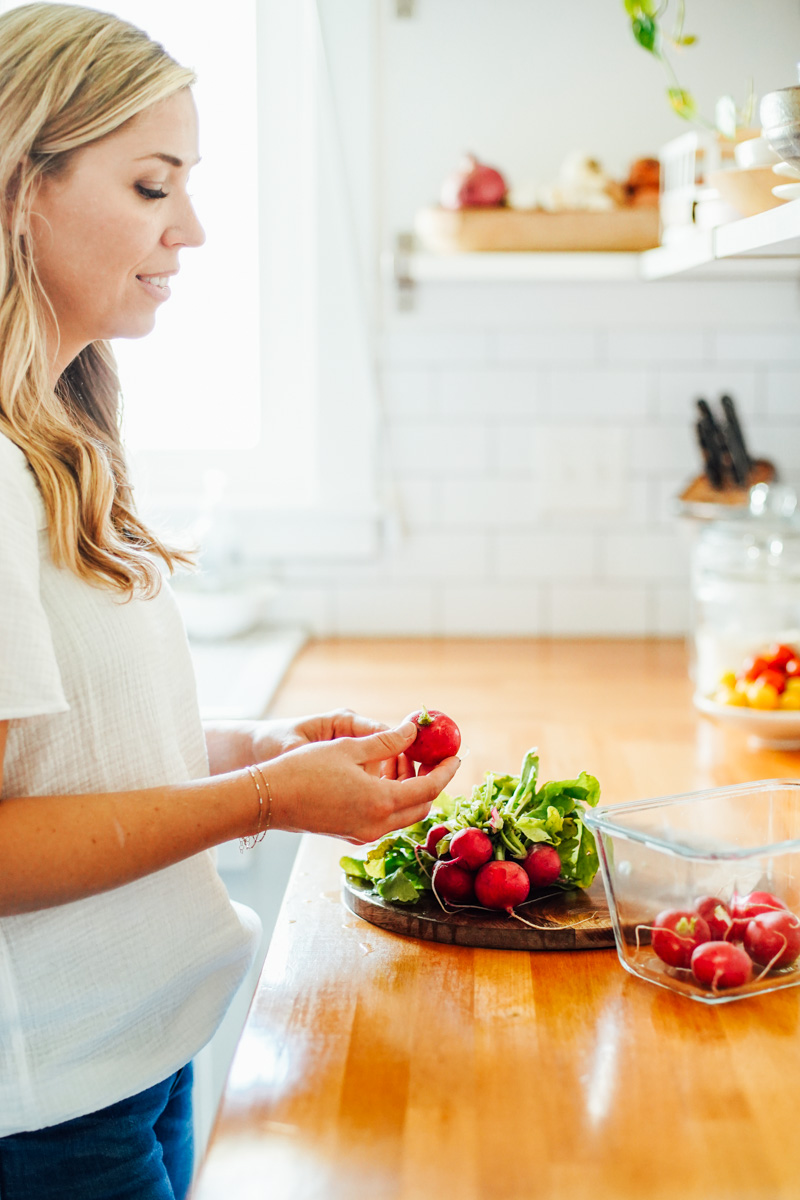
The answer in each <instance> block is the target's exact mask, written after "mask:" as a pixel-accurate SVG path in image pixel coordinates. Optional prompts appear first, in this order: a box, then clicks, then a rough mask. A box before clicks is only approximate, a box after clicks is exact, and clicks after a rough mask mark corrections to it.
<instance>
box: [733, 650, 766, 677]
mask: <svg viewBox="0 0 800 1200" xmlns="http://www.w3.org/2000/svg"><path fill="white" fill-rule="evenodd" d="M767 670H769V663H768V662H767V660H766V659H765V658H762V657H761V655H760V654H758V655H755V656H754V657H752V658H746V659H745V661H744V663H743V664H742V669H741V671H740V672H739V674H740V676H743V677H744V678H745V679H746V680H747V682H748V683H755V681H756V680H757V679H758V677H759V675H760V674H761V673H762V671H767Z"/></svg>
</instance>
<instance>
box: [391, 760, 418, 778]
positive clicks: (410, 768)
mask: <svg viewBox="0 0 800 1200" xmlns="http://www.w3.org/2000/svg"><path fill="white" fill-rule="evenodd" d="M395 762H396V763H397V778H398V779H413V778H414V775H415V771H414V763H413V762H412V761H411V759H410V758H409V757H408V755H407V754H398V756H397V758H396V759H395Z"/></svg>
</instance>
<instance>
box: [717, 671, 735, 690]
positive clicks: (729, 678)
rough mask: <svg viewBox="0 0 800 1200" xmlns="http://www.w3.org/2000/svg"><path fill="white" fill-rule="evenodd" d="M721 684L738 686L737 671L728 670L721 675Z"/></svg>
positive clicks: (723, 686) (728, 686)
mask: <svg viewBox="0 0 800 1200" xmlns="http://www.w3.org/2000/svg"><path fill="white" fill-rule="evenodd" d="M719 686H720V687H721V688H735V687H736V672H735V671H726V672H725V674H724V675H721V676H720V680H719Z"/></svg>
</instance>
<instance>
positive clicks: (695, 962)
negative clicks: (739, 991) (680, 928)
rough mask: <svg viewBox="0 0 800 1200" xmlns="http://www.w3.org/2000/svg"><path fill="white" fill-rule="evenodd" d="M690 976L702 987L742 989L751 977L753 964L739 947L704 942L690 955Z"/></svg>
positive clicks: (729, 944) (725, 943)
mask: <svg viewBox="0 0 800 1200" xmlns="http://www.w3.org/2000/svg"><path fill="white" fill-rule="evenodd" d="M691 965H692V974H693V975H694V977H695V979H696V980H697V982H698V983H702V984H703V986H704V987H710V988H713V989H714V990H715V991H716V989H717V988H729V987H742V985H743V984H745V983H749V982H750V980H751V979H752V977H753V964H752V962H751V961H750V959H749V958H748V956H747V955H746V954H745V952H744V950H743V949H742V947H741V946H734V945H732V944H731V943H730V942H704V943H703V945H702V946H698V947H697V949H696V950H695V951H694V953H693V954H692V963H691Z"/></svg>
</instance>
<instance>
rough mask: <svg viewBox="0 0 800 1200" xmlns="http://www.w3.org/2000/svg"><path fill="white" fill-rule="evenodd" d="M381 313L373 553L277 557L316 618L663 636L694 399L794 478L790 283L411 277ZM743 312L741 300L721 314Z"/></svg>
mask: <svg viewBox="0 0 800 1200" xmlns="http://www.w3.org/2000/svg"><path fill="white" fill-rule="evenodd" d="M387 299H388V300H389V301H390V303H389V304H388V306H387V309H386V312H385V313H384V330H385V332H384V334H383V337H382V341H381V345H380V347H379V362H378V369H379V374H380V377H381V414H382V430H381V439H380V445H381V456H380V471H379V504H380V506H381V509H382V510H383V512H384V514H385V521H384V529H383V537H382V540H381V544H380V549H379V551H378V552H377V553H376V554H375V555H374V556H373V558H371V559H369V560H363V559H361V560H358V559H357V556H353V561H351V562H341V563H338V564H337V563H335V562H330V561H328V562H327V563H326V564H324V565H316V564H315V563H314V562H313V560H311V559H309V560H307V561H306V562H304V563H303V564H298V565H295V566H293V567H289V566H287V567H286V569H285V571H284V573H283V577H282V582H283V590H282V591H281V593H280V596H279V597H278V598H277V599H276V602H275V607H274V610H273V616H274V617H275V619H276V620H280V619H281V616H282V614H285V617H286V619H287V620H291V621H292V622H294V623H296V622H298V621H299V622H300V623H302V624H305V625H306V626H307V627H308V628H309V629H310V630H311V632H313V633H317V634H321V635H322V634H365V635H370V634H372V635H375V636H384V635H386V636H389V635H403V634H408V635H434V636H440V635H453V636H472V635H475V636H481V635H483V636H524V635H553V636H556V637H579V636H590V635H593V634H594V635H601V636H602V635H608V636H618V635H623V636H631V637H640V636H647V635H652V636H681V635H683V634H684V633H685V632H686V631H687V630H688V628H689V623H690V619H691V615H690V581H689V567H690V557H691V550H692V544H693V535H694V533H695V532H696V526H695V525H694V524H693V523H692V522H689V521H686V520H683V521H682V520H680V519H679V518H678V517H677V516H676V512H675V503H676V497H677V495H678V494H679V492H681V491H682V490H683V488H684V487H685V486H686V484H687V483H688V482H689V481H690V480H691V479H692V478H693V477H695V476H696V475H698V474H699V473H700V471H701V469H702V458H701V455H700V451H699V448H698V446H697V440H696V434H695V429H694V424H695V420H696V409H695V401H696V399H697V397H698V396H703V397H704V398H705V399H707V400H708V401H709V402H710V403H712V405H714V406H716V405H718V402H719V397H720V395H721V394H723V393H727V394H729V395H731V396H733V398H734V400H735V401H736V403H737V407H738V409H739V412H740V415H741V416H742V420H743V425H744V429H745V435H746V437H747V440H748V443H749V446H750V450H751V452H752V453H753V454H755V455H764V456H766V457H769V458H772V459H774V461H775V462H776V463H777V465H778V466H779V468H780V470H781V474H782V477H783V478H784V479H786V480H787V481H788V482H795V483H797V484H800V289H797V287H796V285H795V284H794V283H791V282H783V281H776V282H774V283H768V282H757V283H755V282H751V283H738V282H733V281H726V282H718V283H709V282H700V281H696V280H695V281H688V280H685V281H677V280H673V281H670V282H665V283H651V284H638V283H597V284H577V283H575V284H569V283H541V282H539V283H529V284H525V283H513V284H511V283H509V284H503V283H493V284H490V283H483V284H482V283H474V284H469V283H460V284H458V285H452V284H437V285H422V286H419V287H418V288H417V289H416V290H415V308H414V310H413V311H412V312H405V313H399V312H396V311H395V310H394V307H393V302H394V296H393V294H392V293H387ZM743 314H744V315H743Z"/></svg>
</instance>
